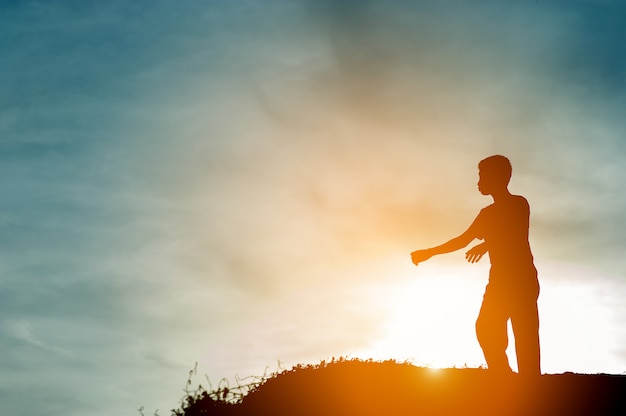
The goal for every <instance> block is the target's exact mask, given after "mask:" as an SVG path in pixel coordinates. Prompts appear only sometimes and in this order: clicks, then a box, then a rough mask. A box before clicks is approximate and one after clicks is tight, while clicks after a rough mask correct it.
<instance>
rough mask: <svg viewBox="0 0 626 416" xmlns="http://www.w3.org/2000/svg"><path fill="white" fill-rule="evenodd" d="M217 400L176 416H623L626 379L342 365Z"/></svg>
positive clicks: (207, 399)
mask: <svg viewBox="0 0 626 416" xmlns="http://www.w3.org/2000/svg"><path fill="white" fill-rule="evenodd" d="M222 393H223V392H222ZM212 396H213V397H212ZM216 397H220V396H219V395H218V396H216V395H205V396H204V398H202V397H200V396H197V397H196V399H198V400H196V401H195V402H193V401H192V403H188V405H186V406H187V407H186V408H185V409H181V410H179V413H178V414H180V415H185V416H195V415H246V416H247V415H250V416H252V415H268V416H269V415H294V416H307V415H324V416H332V415H337V416H339V415H341V416H346V415H394V416H395V415H428V416H437V415H481V416H490V415H499V416H500V415H505V416H508V415H510V416H518V415H537V416H542V415H559V416H560V415H620V416H623V415H626V376H623V375H622V376H617V375H606V374H596V375H587V374H573V373H565V374H546V375H543V376H541V377H538V378H536V379H533V380H524V379H522V378H521V377H520V376H519V375H517V374H514V375H511V376H508V377H494V376H493V375H491V374H490V373H489V372H488V371H487V370H483V369H472V368H463V369H442V370H431V369H428V368H421V367H415V366H413V365H410V364H406V363H396V362H393V361H386V362H370V361H359V360H350V361H346V360H340V361H334V362H331V363H322V364H320V365H317V366H305V367H302V366H301V367H299V368H296V369H292V370H290V371H284V372H282V373H280V374H278V375H275V376H273V377H271V378H269V379H267V380H265V381H264V382H263V383H261V384H260V385H259V386H258V387H256V388H255V389H253V390H252V391H250V392H249V393H248V394H247V395H245V396H244V397H243V399H242V400H241V401H240V403H237V404H231V403H227V402H225V401H222V400H216Z"/></svg>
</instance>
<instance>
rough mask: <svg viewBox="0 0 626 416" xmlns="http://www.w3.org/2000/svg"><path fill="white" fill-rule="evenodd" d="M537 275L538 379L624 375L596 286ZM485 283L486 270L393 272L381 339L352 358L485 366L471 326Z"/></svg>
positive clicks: (548, 270) (610, 312)
mask: <svg viewBox="0 0 626 416" xmlns="http://www.w3.org/2000/svg"><path fill="white" fill-rule="evenodd" d="M539 269H540V281H541V287H542V289H541V295H540V297H539V313H540V320H541V324H540V337H541V346H542V370H543V372H544V373H558V372H566V371H578V372H600V371H606V372H611V371H615V370H614V369H615V368H619V367H620V365H621V366H622V367H623V363H620V361H619V359H618V358H617V356H616V355H615V354H614V351H616V350H617V348H618V346H619V345H618V340H617V339H615V337H614V335H613V334H615V333H616V328H615V326H616V325H617V322H618V321H617V319H616V317H615V316H614V315H615V311H616V306H615V305H613V304H611V302H607V299H606V297H603V296H601V294H602V293H603V292H602V291H599V290H597V289H596V290H592V288H593V287H596V288H597V285H598V280H599V279H594V280H593V282H592V281H591V279H589V278H588V277H587V278H586V279H582V278H581V279H578V284H572V283H571V281H568V282H567V284H566V283H565V282H559V281H558V280H555V279H554V276H553V274H554V273H555V272H556V271H558V270H560V271H562V270H563V267H562V266H558V267H557V266H554V265H550V264H548V265H546V266H544V267H543V268H541V265H540V266H539ZM570 272H571V271H570ZM579 273H580V272H579ZM542 274H543V275H544V276H543V279H542V276H541V275H542ZM570 274H571V273H570ZM487 275H488V264H481V265H461V264H458V265H449V266H446V265H442V264H441V263H438V262H433V263H431V264H426V263H425V264H422V265H420V266H419V267H418V268H417V269H408V268H407V269H404V270H402V271H398V276H402V277H401V278H399V279H398V280H396V281H395V282H393V283H389V284H388V285H387V287H386V288H385V289H380V290H379V299H380V307H381V308H385V309H386V310H387V316H388V317H387V320H386V323H385V324H384V331H383V334H382V336H381V337H380V338H378V339H376V340H375V341H374V342H372V343H371V344H370V346H369V347H368V348H366V349H364V350H362V351H360V352H358V354H357V355H358V356H360V357H367V358H374V359H380V360H384V359H389V358H395V359H398V360H408V361H411V362H413V363H414V364H416V365H422V366H428V367H430V368H448V367H465V366H468V367H479V366H484V365H485V361H484V357H483V355H482V351H481V349H480V347H479V345H478V341H477V340H476V336H475V332H474V323H475V319H476V317H477V315H478V311H479V309H480V304H481V302H482V294H483V291H484V287H485V285H486V283H487V280H488V278H487ZM574 277H575V276H574ZM608 290H610V288H607V291H608ZM508 333H509V347H508V349H507V355H508V357H509V362H510V365H511V368H513V370H514V371H516V370H517V364H516V359H515V346H514V337H513V333H512V330H511V326H510V323H509V329H508Z"/></svg>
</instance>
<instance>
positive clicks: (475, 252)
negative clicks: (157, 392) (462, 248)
mask: <svg viewBox="0 0 626 416" xmlns="http://www.w3.org/2000/svg"><path fill="white" fill-rule="evenodd" d="M488 250H489V248H488V247H487V243H481V244H478V245H475V246H474V247H472V248H470V249H469V250H467V252H465V259H467V261H468V262H470V263H476V262H477V261H478V260H480V259H481V258H482V257H483V256H484V255H485V253H486V252H487V251H488Z"/></svg>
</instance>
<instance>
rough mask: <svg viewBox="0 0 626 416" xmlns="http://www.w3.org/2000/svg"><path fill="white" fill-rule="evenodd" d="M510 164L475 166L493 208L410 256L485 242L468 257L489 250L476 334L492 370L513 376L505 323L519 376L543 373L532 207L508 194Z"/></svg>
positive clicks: (501, 160) (419, 258)
mask: <svg viewBox="0 0 626 416" xmlns="http://www.w3.org/2000/svg"><path fill="white" fill-rule="evenodd" d="M511 172H512V169H511V163H510V162H509V159H507V158H506V157H504V156H500V155H495V156H490V157H488V158H486V159H484V160H482V161H480V163H479V164H478V175H479V180H478V190H479V191H480V193H481V194H483V195H491V196H492V197H493V201H494V202H493V204H491V205H489V206H487V207H485V208H483V209H482V210H481V211H480V213H479V214H478V216H477V217H476V219H475V220H474V222H473V223H472V225H470V227H469V228H468V229H467V231H465V232H464V233H463V234H461V235H459V236H458V237H456V238H453V239H452V240H450V241H448V242H447V243H444V244H442V245H439V246H436V247H433V248H429V249H425V250H417V251H414V252H413V253H411V259H412V260H413V263H414V264H415V265H418V264H419V263H421V262H423V261H426V260H428V259H429V258H430V257H432V256H434V255H437V254H443V253H449V252H452V251H456V250H459V249H461V248H463V247H466V246H467V245H468V244H469V243H470V242H471V241H472V240H474V239H475V238H477V239H481V240H484V243H482V244H479V245H477V246H474V247H473V248H471V249H470V250H469V251H468V252H467V253H466V258H467V260H468V261H469V262H472V263H474V262H476V261H478V260H480V258H481V257H482V256H483V254H484V253H486V252H487V251H488V252H489V258H490V260H491V269H490V271H489V283H488V284H487V287H486V289H485V295H484V296H483V303H482V306H481V308H480V313H479V315H478V319H477V320H476V336H477V337H478V342H479V343H480V346H481V348H482V350H483V354H484V355H485V360H486V361H487V366H488V367H489V370H490V371H493V372H494V373H497V374H510V373H511V372H512V370H511V367H510V366H509V361H508V359H507V356H506V348H507V345H508V337H507V322H508V320H509V319H510V320H511V326H512V328H513V334H514V336H515V351H516V354H517V367H518V371H519V373H520V374H521V375H527V376H534V375H540V374H541V367H540V349H539V314H538V311H537V298H538V296H539V281H538V280H537V270H536V269H535V265H534V263H533V255H532V253H531V250H530V244H529V242H528V227H529V217H530V207H529V205H528V202H527V201H526V199H525V198H524V197H522V196H519V195H513V194H511V193H510V192H509V190H508V184H509V180H510V179H511Z"/></svg>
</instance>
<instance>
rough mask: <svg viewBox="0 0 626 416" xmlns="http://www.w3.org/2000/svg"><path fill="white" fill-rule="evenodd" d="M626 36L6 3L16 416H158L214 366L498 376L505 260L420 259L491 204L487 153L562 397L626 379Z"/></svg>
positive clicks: (5, 241)
mask: <svg viewBox="0 0 626 416" xmlns="http://www.w3.org/2000/svg"><path fill="white" fill-rule="evenodd" d="M624 15H626V5H623V4H622V3H621V2H619V1H617V0H615V1H612V0H603V1H591V0H589V1H587V0H580V1H576V2H571V3H567V4H565V3H563V2H559V1H546V2H531V3H529V2H526V1H522V0H516V1H512V2H507V4H506V5H504V4H501V2H498V1H492V0H481V1H479V2H472V4H471V5H470V4H466V3H465V2H461V1H456V0H452V1H445V2H442V1H436V0H424V1H420V2H406V1H402V0H397V1H396V0H394V1H387V2H377V1H350V0H348V1H341V2H333V1H314V0H296V1H287V0H268V1H266V2H263V3H262V4H260V3H258V2H254V1H242V2H236V3H232V2H226V1H224V2H220V1H217V2H209V3H205V2H202V1H197V0H191V1H189V2H184V3H180V4H179V3H176V4H174V3H172V2H169V1H167V0H157V1H155V2H152V3H150V4H147V3H136V2H133V3H128V2H125V1H121V0H113V1H110V2H105V3H102V2H92V1H83V2H75V1H71V0H58V1H55V2H37V1H34V0H25V1H20V2H3V3H2V4H1V5H0V22H1V23H2V24H1V25H0V35H1V36H0V38H1V39H4V40H5V42H0V54H1V56H2V57H3V62H5V63H6V65H5V66H6V68H5V69H4V71H3V77H1V79H0V85H1V86H2V88H1V90H2V91H3V92H4V94H1V95H0V103H1V104H2V108H3V111H2V112H0V138H1V139H0V169H1V173H2V178H3V180H2V181H1V182H0V186H1V190H2V194H3V198H2V200H1V202H0V227H1V230H0V231H1V232H0V236H2V237H1V238H2V240H1V242H2V251H1V252H0V253H1V255H2V261H1V262H0V272H1V273H2V275H1V276H2V280H1V281H0V296H2V302H1V303H0V304H1V305H2V308H3V309H2V312H3V314H2V319H1V320H0V345H2V348H3V351H5V354H4V355H3V358H2V359H1V360H0V370H1V371H2V372H3V374H4V377H3V381H2V382H1V384H0V386H1V387H2V391H4V392H5V394H4V395H3V396H2V405H3V408H4V409H5V411H6V412H8V413H13V414H21V415H24V416H35V415H40V414H43V413H55V412H56V413H63V414H66V415H68V416H73V415H79V414H80V415H83V414H85V413H88V414H90V415H94V416H107V415H118V414H123V413H127V412H130V413H131V414H132V413H133V412H136V409H138V408H139V407H140V406H144V408H145V412H149V413H153V412H154V410H155V409H160V410H159V411H160V413H161V414H163V413H164V412H165V411H166V410H165V409H167V410H169V409H171V408H173V407H175V406H176V405H177V404H178V399H179V398H180V396H181V395H182V392H181V389H182V388H183V387H184V383H185V377H186V375H187V374H188V371H189V370H190V369H191V368H193V366H194V363H196V362H197V363H198V372H199V373H200V374H206V375H208V376H209V378H210V379H211V380H219V379H221V378H224V377H225V378H228V379H231V380H233V379H234V378H235V377H237V376H239V377H247V376H254V375H261V374H263V372H264V371H265V369H267V368H269V369H270V370H271V369H272V368H273V366H274V365H275V364H276V365H278V363H279V362H280V363H282V364H283V365H285V366H293V365H297V364H298V363H302V364H307V363H310V364H314V363H316V362H319V361H321V360H328V359H330V358H331V357H341V356H345V357H353V358H365V359H367V358H374V359H397V360H405V359H410V360H412V361H413V362H414V363H416V364H418V365H419V364H423V365H430V366H432V367H446V366H451V365H456V366H463V365H468V366H472V367H478V366H480V365H483V364H484V359H483V356H482V351H481V350H480V347H479V345H478V342H477V341H476V336H475V334H474V321H475V319H476V316H477V314H478V310H479V307H480V302H481V300H482V295H483V291H484V288H485V285H486V284H487V278H488V273H489V259H488V258H487V257H484V258H483V259H482V260H481V261H480V262H478V263H476V264H468V263H467V262H466V261H465V258H464V252H465V250H461V251H458V252H456V253H450V254H447V255H445V256H438V257H437V258H435V259H431V260H429V262H426V263H425V264H420V266H419V267H415V266H414V265H412V264H411V257H410V253H411V252H412V251H413V250H416V249H420V248H425V247H432V246H434V245H436V244H440V243H442V242H444V241H446V240H447V239H450V238H452V237H454V236H456V235H459V234H460V233H462V232H463V231H465V230H466V229H467V227H468V226H469V225H470V224H471V222H472V221H473V219H474V218H475V217H476V215H477V214H478V212H479V211H480V209H482V208H483V207H485V206H487V205H488V204H490V203H491V198H488V197H484V196H482V195H481V194H480V193H479V192H478V190H477V185H476V184H477V181H478V167H477V165H478V162H479V161H480V160H481V159H483V158H485V157H487V156H489V155H492V154H503V155H505V156H507V157H508V158H509V159H510V160H511V163H512V166H513V174H512V178H511V182H510V186H509V189H510V190H511V192H513V193H514V194H520V195H523V196H524V197H526V198H527V199H528V201H529V203H530V209H531V220H530V243H531V247H532V251H533V255H534V259H535V264H536V266H537V269H538V271H539V281H540V284H541V293H540V296H539V310H540V337H541V345H542V369H543V372H544V373H560V372H566V371H572V372H578V373H602V372H606V373H612V374H624V372H626V325H625V323H626V303H624V299H626V258H625V257H624V256H623V253H624V251H625V250H626V237H625V236H626V232H625V231H626V196H624V192H623V185H622V184H623V183H625V182H626V165H625V164H624V163H623V156H624V154H626V153H625V152H626V147H625V145H626V139H625V137H626V120H624V117H623V115H622V113H623V110H622V109H623V108H624V107H625V104H626V94H625V93H624V92H623V91H625V89H624V83H625V82H626V76H625V75H626V54H625V53H624V46H623V42H622V39H624V38H625V37H626V26H624V25H623V24H622V21H623V19H622V17H623V16H624ZM476 242H477V241H476ZM468 248H469V246H468ZM510 344H511V343H510ZM512 348H513V346H512V345H510V346H509V351H508V356H509V359H510V362H511V365H512V366H513V367H514V364H515V363H514V361H515V360H514V359H513V357H514V354H513V350H512ZM94 389H98V392H99V394H98V395H97V396H98V397H92V396H94V395H93V391H94ZM25 392H37V393H38V394H37V395H35V394H34V393H33V394H32V395H31V394H30V393H29V396H28V400H26V401H25V400H24V399H25V397H26V396H25V394H26V393H25ZM31 396H32V397H31Z"/></svg>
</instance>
